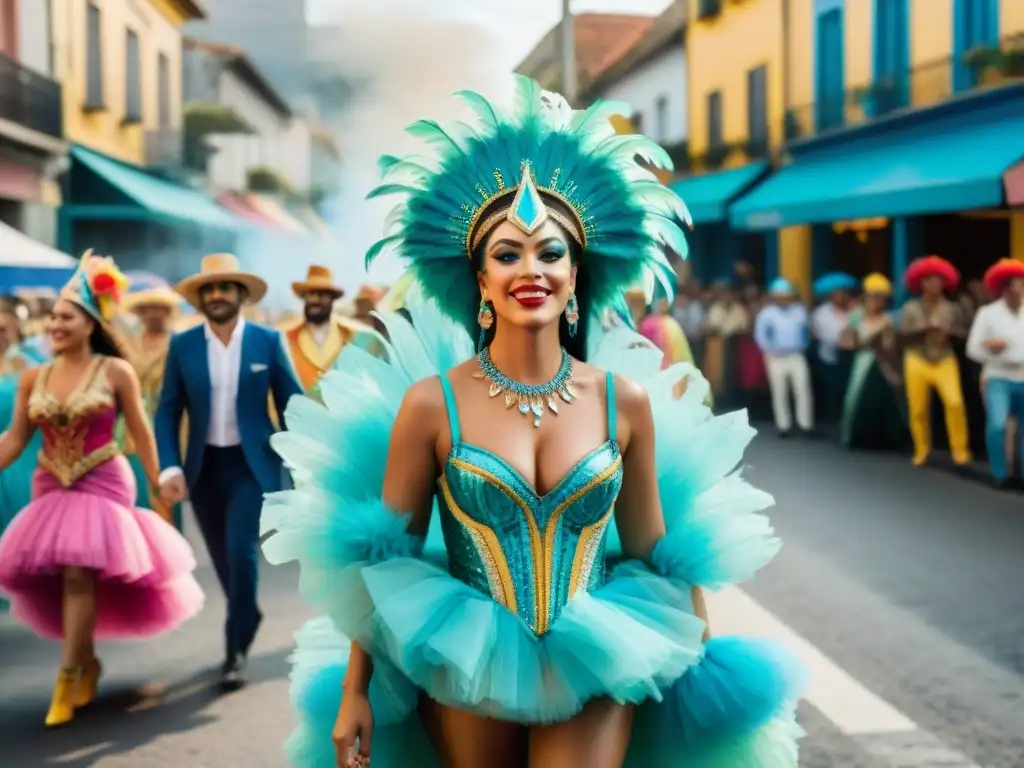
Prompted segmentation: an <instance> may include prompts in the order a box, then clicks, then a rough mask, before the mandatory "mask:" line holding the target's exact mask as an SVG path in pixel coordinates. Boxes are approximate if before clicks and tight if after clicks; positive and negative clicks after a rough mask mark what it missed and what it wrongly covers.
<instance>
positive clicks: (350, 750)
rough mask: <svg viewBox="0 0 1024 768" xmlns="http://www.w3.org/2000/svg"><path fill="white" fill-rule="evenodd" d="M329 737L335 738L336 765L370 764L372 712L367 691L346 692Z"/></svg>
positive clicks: (343, 767) (355, 766) (356, 766)
mask: <svg viewBox="0 0 1024 768" xmlns="http://www.w3.org/2000/svg"><path fill="white" fill-rule="evenodd" d="M331 736H332V738H333V739H334V751H335V753H336V755H337V759H338V768H359V767H360V766H368V765H369V764H370V742H371V741H372V740H373V712H372V711H371V710H370V700H369V698H367V696H366V694H359V693H355V692H353V691H351V690H346V691H345V694H344V696H343V697H342V699H341V709H340V710H338V719H337V720H335V721H334V733H333V734H331Z"/></svg>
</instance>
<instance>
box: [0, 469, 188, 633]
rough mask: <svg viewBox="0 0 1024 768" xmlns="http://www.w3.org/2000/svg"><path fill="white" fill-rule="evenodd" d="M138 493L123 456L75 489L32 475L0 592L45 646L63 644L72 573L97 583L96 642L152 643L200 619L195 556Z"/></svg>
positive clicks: (6, 542) (8, 542) (10, 534)
mask: <svg viewBox="0 0 1024 768" xmlns="http://www.w3.org/2000/svg"><path fill="white" fill-rule="evenodd" d="M135 491H136V489H135V476H134V475H133V473H132V470H131V467H130V466H129V464H128V461H127V460H126V459H125V458H124V457H118V458H116V459H112V460H111V461H108V462H106V463H104V464H102V465H100V466H99V467H97V468H96V469H94V470H92V471H91V472H89V473H88V474H87V475H85V476H84V477H83V478H81V479H80V480H79V481H78V482H77V483H75V484H74V485H73V486H72V487H71V488H65V487H63V486H62V485H61V484H60V483H59V482H58V481H57V479H56V478H55V477H54V476H53V475H51V474H50V473H49V472H47V471H46V470H44V469H42V468H39V469H37V470H36V472H35V475H34V476H33V478H32V501H31V502H30V503H29V505H28V506H27V507H25V508H24V509H23V510H21V512H19V513H18V514H17V515H16V516H15V518H14V520H12V521H11V524H10V525H9V526H8V527H7V530H6V531H5V532H4V534H3V536H2V537H0V592H3V593H6V594H7V596H8V597H9V599H10V601H11V613H12V614H13V616H14V617H15V618H16V619H18V620H19V621H21V622H22V623H24V624H27V625H28V626H30V627H31V628H32V629H34V630H35V631H36V632H38V633H39V634H40V635H42V636H44V637H49V638H53V639H60V638H61V637H62V635H63V633H62V619H61V597H62V592H63V589H62V569H63V568H65V567H67V566H79V567H82V568H87V569H89V570H91V571H93V572H95V574H96V632H95V637H96V638H97V639H101V640H114V639H127V638H144V637H151V636H153V635H157V634H160V633H161V632H165V631H167V630H170V629H173V628H175V627H177V626H178V625H180V624H181V623H183V622H184V621H186V620H188V619H190V618H191V617H193V616H194V615H195V614H196V613H198V612H199V609H200V608H201V607H202V605H203V592H202V590H201V589H200V588H199V584H198V582H196V580H195V578H194V577H193V575H192V571H193V569H194V568H195V566H196V561H195V558H194V557H193V555H192V549H191V547H189V545H188V542H186V541H185V539H184V537H182V536H181V534H179V533H178V532H177V531H176V530H175V529H174V528H173V527H172V526H171V525H168V524H167V523H166V522H164V521H163V520H162V519H161V518H160V517H159V516H158V515H157V514H156V513H155V512H151V511H150V510H148V509H136V508H135V507H134V506H133V504H134V501H135Z"/></svg>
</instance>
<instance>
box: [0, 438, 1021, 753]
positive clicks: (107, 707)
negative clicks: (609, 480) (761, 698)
mask: <svg viewBox="0 0 1024 768" xmlns="http://www.w3.org/2000/svg"><path fill="white" fill-rule="evenodd" d="M749 464H750V467H749V469H748V474H749V475H750V477H752V478H753V479H754V481H755V482H756V483H757V484H758V485H760V486H762V487H764V488H766V489H768V490H769V491H771V492H772V493H774V494H775V496H776V500H777V507H776V509H775V510H774V513H773V516H774V519H775V521H776V523H777V527H778V529H779V531H780V532H781V534H782V536H783V538H784V541H785V545H784V548H783V552H782V554H781V555H780V556H779V558H778V560H777V561H776V562H775V563H773V564H772V565H771V566H770V567H769V568H768V569H766V571H765V572H764V573H763V575H762V576H761V577H759V578H758V580H756V581H755V582H754V583H752V584H749V585H744V587H743V591H742V592H739V593H728V594H723V595H722V596H720V597H719V598H718V599H716V600H713V601H712V603H711V610H712V626H713V629H715V628H717V629H718V631H726V630H731V629H733V628H737V629H749V630H750V631H753V632H757V633H763V634H773V633H774V634H780V633H781V634H780V637H785V638H786V639H787V640H788V639H790V638H792V642H794V643H797V645H798V647H799V652H800V653H801V655H802V656H803V657H804V658H805V660H806V661H807V663H808V665H809V666H810V667H811V670H812V674H813V675H814V676H815V677H814V680H815V681H816V683H817V685H816V686H815V690H813V691H809V693H808V700H807V701H805V702H804V703H802V704H801V719H802V722H803V725H804V727H805V728H806V729H807V731H808V737H807V739H806V741H805V743H804V748H803V759H802V764H804V765H806V766H813V767H818V766H820V767H821V768H847V767H848V768H885V767H886V766H888V767H889V768H897V767H899V768H931V767H932V766H944V767H945V768H969V767H971V766H977V767H978V768H1020V767H1021V766H1024V495H1020V494H1016V495H1006V494H999V493H997V492H995V491H991V490H989V489H987V488H985V487H983V486H981V485H979V484H977V483H975V482H972V481H969V480H964V479H961V478H958V477H954V476H951V475H948V474H945V473H943V472H940V471H937V470H930V469H924V470H914V469H911V468H910V467H909V466H908V465H907V464H906V463H905V460H904V459H903V458H901V457H897V456H889V455H869V454H849V453H846V452H842V451H840V450H839V449H838V448H834V447H832V446H831V445H830V444H829V443H827V442H798V441H794V442H789V441H787V442H779V441H778V440H776V439H774V438H772V437H769V436H765V437H759V438H758V440H757V441H756V443H755V446H754V448H753V450H752V451H751V452H750V454H749ZM200 577H201V580H202V581H203V584H204V587H206V588H207V590H208V594H209V595H210V598H209V604H208V607H207V609H206V610H205V611H204V612H203V614H202V615H201V616H200V617H199V618H198V619H196V620H195V621H193V622H192V623H190V624H189V625H188V626H186V627H184V628H182V629H181V630H179V631H178V632H176V633H174V634H172V635H169V636H167V637H163V638H160V639H158V640H155V641H151V642H148V643H145V644H140V645H124V646H107V647H104V648H102V649H101V654H102V657H103V659H104V661H105V664H106V667H107V676H106V677H105V679H104V684H103V689H102V695H101V699H100V700H99V701H98V702H97V703H96V704H95V705H94V706H93V707H92V708H90V709H89V710H87V711H86V712H84V713H82V714H81V715H80V716H79V718H78V719H77V720H76V721H75V722H74V723H73V724H71V725H70V726H68V727H65V728H62V729H58V730H55V731H47V730H46V729H45V728H44V727H43V724H42V721H43V716H44V714H45V710H46V706H47V703H48V700H49V693H50V686H51V683H52V679H53V676H54V673H55V669H56V664H57V660H58V653H57V649H56V648H55V646H53V645H52V644H49V643H43V642H40V641H37V640H35V639H34V638H32V637H31V636H30V635H28V634H27V633H26V632H24V631H23V630H21V629H20V628H18V627H16V626H14V625H13V624H12V623H11V622H10V621H9V620H8V619H3V618H0V766H2V768H37V767H42V766H49V765H55V766H56V765H60V766H69V767H70V768H85V767H86V766H89V767H92V766H96V767H97V768H158V767H164V766H176V767H181V766H189V768H205V767H206V766H210V767H211V768H213V767H214V766H216V768H223V766H247V767H248V768H261V767H262V766H267V767H268V768H281V767H282V766H284V765H285V763H284V758H283V755H282V752H281V748H280V745H281V742H282V741H283V739H284V738H285V736H286V735H287V733H288V731H289V730H290V728H291V715H290V712H289V708H288V698H287V689H288V681H287V675H288V665H287V656H288V653H289V652H290V649H291V632H292V631H293V630H294V629H295V628H296V627H297V626H298V625H299V624H300V623H301V622H302V621H303V620H304V619H305V618H306V617H307V615H308V614H307V611H306V609H305V608H304V606H303V605H302V603H301V601H300V600H299V599H298V598H297V596H296V594H295V590H294V584H295V580H296V577H297V574H296V572H295V571H293V570H291V569H272V568H269V567H267V568H266V569H265V572H264V581H263V584H262V595H263V609H264V613H265V614H266V615H267V619H266V620H265V622H264V626H263V629H262V632H261V635H260V637H259V639H258V641H257V646H256V648H255V649H254V656H253V659H252V662H251V672H252V683H251V684H250V685H249V686H248V687H247V688H245V689H243V690H242V691H239V692H236V693H232V694H229V695H223V696H222V695H219V694H218V692H217V689H216V686H215V684H214V681H215V675H214V668H215V667H216V666H217V664H218V663H219V661H220V655H221V631H220V630H221V623H222V621H223V613H222V612H223V603H222V600H221V598H220V595H219V592H218V590H216V588H215V587H214V584H213V578H212V573H211V572H210V571H209V568H208V567H206V566H203V567H202V568H201V571H200ZM716 609H717V611H718V613H717V614H716V613H715V611H716ZM698 768H699V767H698Z"/></svg>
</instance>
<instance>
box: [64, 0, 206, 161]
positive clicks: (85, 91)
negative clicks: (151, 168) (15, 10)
mask: <svg viewBox="0 0 1024 768" xmlns="http://www.w3.org/2000/svg"><path fill="white" fill-rule="evenodd" d="M52 2H53V5H52V15H51V23H52V25H53V41H54V54H55V62H54V69H55V71H56V72H57V73H58V78H59V79H60V80H61V82H62V84H63V91H64V126H65V135H66V137H67V139H68V140H69V141H71V142H74V143H77V144H82V145H84V146H87V147H89V148H91V149H94V150H96V151H98V152H102V153H104V154H106V155H110V156H112V157H115V158H117V159H119V160H123V161H126V162H129V163H135V164H139V165H141V164H144V163H145V162H146V137H147V134H148V133H149V132H150V131H156V130H177V129H180V127H181V121H182V98H181V87H182V84H181V80H182V74H181V73H182V52H181V51H182V43H181V38H182V34H181V28H182V25H183V24H184V23H185V22H186V21H189V20H191V19H200V18H203V16H204V14H203V11H202V8H201V7H200V6H199V5H197V4H196V3H195V2H194V1H193V0H52Z"/></svg>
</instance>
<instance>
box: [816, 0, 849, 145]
mask: <svg viewBox="0 0 1024 768" xmlns="http://www.w3.org/2000/svg"><path fill="white" fill-rule="evenodd" d="M815 49H816V50H815V80H814V92H815V102H816V104H815V123H816V127H817V130H819V131H825V130H828V129H829V128H837V127H839V126H841V125H842V124H843V123H844V121H845V120H846V92H845V90H844V89H845V85H844V83H843V80H844V77H845V75H844V65H843V9H842V8H833V9H832V10H830V11H825V12H824V13H821V14H819V15H818V26H817V37H816V41H815Z"/></svg>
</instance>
